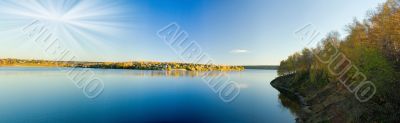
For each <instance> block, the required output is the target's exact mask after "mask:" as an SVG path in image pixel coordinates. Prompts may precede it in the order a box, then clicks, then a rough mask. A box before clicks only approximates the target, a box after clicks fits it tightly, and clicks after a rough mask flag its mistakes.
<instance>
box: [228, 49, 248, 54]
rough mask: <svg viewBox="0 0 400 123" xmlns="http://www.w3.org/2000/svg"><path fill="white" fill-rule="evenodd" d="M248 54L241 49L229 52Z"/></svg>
mask: <svg viewBox="0 0 400 123" xmlns="http://www.w3.org/2000/svg"><path fill="white" fill-rule="evenodd" d="M247 52H249V51H248V50H243V49H235V50H231V53H247Z"/></svg>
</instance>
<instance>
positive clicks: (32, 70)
mask: <svg viewBox="0 0 400 123" xmlns="http://www.w3.org/2000/svg"><path fill="white" fill-rule="evenodd" d="M89 69H90V68H89ZM69 70H72V69H70V68H59V69H57V68H45V67H22V68H12V67H8V68H3V69H0V74H1V75H3V76H49V75H57V74H60V73H61V72H68V71H69ZM73 70H74V72H75V73H79V72H80V71H84V70H85V69H84V68H75V69H73ZM92 70H93V72H95V74H99V75H102V74H103V75H107V76H114V75H118V76H139V77H176V78H177V77H203V76H225V75H226V74H223V73H224V72H220V71H185V70H170V71H162V70H117V69H92Z"/></svg>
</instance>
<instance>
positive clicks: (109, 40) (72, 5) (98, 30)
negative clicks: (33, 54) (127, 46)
mask: <svg viewBox="0 0 400 123" xmlns="http://www.w3.org/2000/svg"><path fill="white" fill-rule="evenodd" d="M127 11H129V10H127V8H124V7H123V3H122V2H121V1H112V0H106V1H92V0H24V1H23V2H22V1H18V2H17V1H11V0H6V1H0V14H1V15H2V16H0V24H2V25H7V26H5V27H0V31H1V32H2V34H4V35H9V34H13V35H16V34H18V33H21V32H18V31H20V30H18V29H20V28H21V27H23V26H24V25H26V24H29V23H30V22H31V21H34V20H39V21H42V22H44V23H46V28H47V29H49V30H50V31H51V33H52V34H54V35H56V36H57V38H60V41H61V42H63V43H64V45H66V47H73V48H74V50H78V51H75V52H77V53H80V54H82V53H88V54H89V53H90V52H96V50H99V49H100V50H110V49H108V48H109V47H110V46H112V45H113V41H117V40H120V39H119V38H118V37H120V36H118V34H121V33H122V32H127V30H129V29H131V28H132V27H130V26H131V25H130V24H127V22H128V21H130V20H131V19H132V17H131V16H132V13H129V14H127ZM18 36H19V37H20V36H23V35H18ZM3 37H4V36H3ZM7 37H8V38H12V39H3V41H8V42H7V43H9V45H12V44H10V40H13V41H12V42H14V45H13V47H18V46H24V45H23V44H24V43H27V41H26V40H23V39H22V38H18V37H10V36H7ZM15 39H19V40H15ZM15 45H18V46H15Z"/></svg>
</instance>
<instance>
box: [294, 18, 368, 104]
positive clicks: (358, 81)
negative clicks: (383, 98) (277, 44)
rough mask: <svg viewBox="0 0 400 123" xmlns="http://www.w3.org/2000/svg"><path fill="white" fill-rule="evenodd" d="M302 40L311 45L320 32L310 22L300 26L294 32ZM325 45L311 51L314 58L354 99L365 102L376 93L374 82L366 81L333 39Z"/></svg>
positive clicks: (308, 45)
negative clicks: (317, 50) (322, 49)
mask: <svg viewBox="0 0 400 123" xmlns="http://www.w3.org/2000/svg"><path fill="white" fill-rule="evenodd" d="M294 35H295V37H297V38H298V39H299V40H301V41H302V42H305V43H304V45H305V46H306V47H311V46H313V44H315V42H316V41H317V39H319V38H320V32H319V31H318V30H317V28H316V27H315V26H314V25H312V24H307V25H306V26H304V27H302V28H300V29H299V30H297V31H295V32H294ZM324 45H325V47H324V48H325V49H324V51H320V52H312V54H313V55H314V57H315V58H317V59H318V61H319V62H320V63H323V64H325V65H327V68H328V71H329V73H330V74H331V75H334V76H336V80H337V81H339V82H340V83H341V84H342V85H343V86H344V87H346V89H347V90H348V91H349V92H351V93H353V94H354V96H355V97H356V99H357V100H358V101H360V102H367V101H368V100H370V99H371V98H372V97H373V96H374V95H375V93H376V86H375V84H374V83H372V82H370V81H368V79H367V77H366V76H365V74H363V73H362V72H360V70H359V69H358V68H357V66H355V65H354V64H352V62H351V60H350V59H348V58H347V57H346V55H345V54H344V53H342V52H340V50H339V48H338V47H339V46H338V44H336V43H335V42H334V41H333V40H330V41H328V42H327V44H324Z"/></svg>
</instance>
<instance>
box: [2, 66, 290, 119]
mask: <svg viewBox="0 0 400 123" xmlns="http://www.w3.org/2000/svg"><path fill="white" fill-rule="evenodd" d="M91 70H92V71H94V73H95V75H96V76H97V77H99V78H100V79H101V80H102V81H103V82H104V91H103V93H101V94H100V95H99V96H98V97H97V98H94V99H89V98H87V97H86V96H85V95H84V93H83V91H82V89H80V88H78V87H77V86H76V85H75V84H74V82H73V81H72V80H70V79H69V78H68V77H67V76H66V72H65V71H62V70H60V69H58V68H44V67H43V68H38V67H0V99H1V101H0V122H1V123H31V122H34V123H80V122H82V123H83V122H85V123H86V122H89V123H111V122H123V123H128V122H131V123H176V122H178V123H186V122H190V123H197V122H198V123H267V122H271V123H293V122H295V116H294V114H293V113H291V111H290V110H289V109H287V108H285V107H284V106H283V104H282V102H281V101H280V97H279V92H278V91H277V90H275V89H274V88H272V87H271V85H270V84H269V82H270V81H272V80H273V79H274V78H275V77H276V76H277V75H276V71H275V70H246V71H242V72H228V73H227V75H228V76H230V77H231V79H232V80H234V81H235V82H237V83H238V84H239V85H240V87H241V89H240V94H239V96H237V98H236V99H235V100H234V101H233V102H230V103H225V102H224V101H222V100H221V99H220V98H219V96H218V94H216V93H214V92H213V91H212V90H211V89H210V88H209V87H208V86H207V84H206V83H205V82H204V81H203V80H202V79H201V76H199V75H201V74H202V73H201V72H200V73H199V72H186V71H179V72H173V73H171V72H165V71H141V70H106V69H91Z"/></svg>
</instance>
